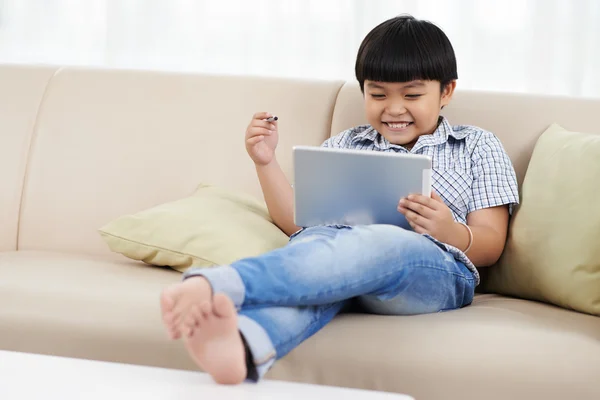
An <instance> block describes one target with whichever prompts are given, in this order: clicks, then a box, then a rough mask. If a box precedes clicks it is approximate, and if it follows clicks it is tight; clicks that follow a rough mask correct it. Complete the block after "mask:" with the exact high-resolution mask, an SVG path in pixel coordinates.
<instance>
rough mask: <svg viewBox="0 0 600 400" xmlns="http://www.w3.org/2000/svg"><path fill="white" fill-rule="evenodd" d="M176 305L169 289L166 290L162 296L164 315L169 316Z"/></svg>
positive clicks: (161, 305) (161, 302)
mask: <svg viewBox="0 0 600 400" xmlns="http://www.w3.org/2000/svg"><path fill="white" fill-rule="evenodd" d="M174 305H175V301H174V300H173V296H172V295H171V293H170V291H169V290H168V289H166V290H164V291H163V292H162V293H161V295H160V308H161V310H162V312H163V314H167V313H169V312H171V310H173V306H174Z"/></svg>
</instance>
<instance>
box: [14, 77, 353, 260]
mask: <svg viewBox="0 0 600 400" xmlns="http://www.w3.org/2000/svg"><path fill="white" fill-rule="evenodd" d="M342 85H343V82H342V81H301V80H282V79H266V78H249V77H243V78H242V77H218V76H209V75H185V74H169V73H156V72H142V71H122V70H120V71H119V70H92V69H78V68H64V69H61V70H60V71H59V72H58V73H56V75H55V76H54V77H53V79H52V80H51V82H50V84H49V85H48V88H47V90H46V94H45V97H44V102H43V105H42V107H41V108H40V111H39V115H38V116H37V123H36V128H35V131H34V134H33V136H34V140H33V143H32V146H31V151H30V154H29V160H28V174H27V175H28V177H27V180H26V182H25V189H24V192H23V199H22V209H21V218H20V229H19V241H18V247H19V249H20V250H28V249H35V250H54V251H67V252H83V253H92V254H93V253H104V252H107V248H106V246H105V245H104V243H103V242H102V241H101V239H100V236H99V235H98V232H97V229H98V228H99V227H101V226H102V225H104V224H106V223H107V222H109V221H111V220H112V219H114V218H116V217H118V216H120V215H123V214H125V213H134V212H138V211H141V210H143V209H146V208H149V207H152V206H154V205H157V204H160V203H163V202H166V201H170V200H174V199H178V198H182V197H184V196H186V195H190V194H192V193H193V192H194V190H195V189H196V187H197V185H198V184H200V183H209V184H215V185H224V186H228V187H232V188H236V189H241V190H244V191H246V192H249V193H251V194H254V195H256V196H260V195H261V191H260V187H259V184H258V180H257V178H256V174H255V171H254V168H253V165H252V163H251V161H250V159H249V157H248V156H247V154H246V151H245V147H244V146H245V145H244V133H245V130H246V127H247V125H248V123H249V122H250V119H251V117H252V115H253V114H254V113H255V112H257V111H269V112H273V113H276V115H278V116H279V117H280V120H279V121H280V123H279V127H280V131H281V139H280V150H281V151H280V153H286V152H287V149H289V148H291V147H292V146H293V145H296V144H304V145H318V144H320V143H321V142H322V141H324V140H325V139H326V138H327V137H328V135H329V131H330V126H331V117H332V112H333V105H334V103H335V99H336V96H337V93H338V91H339V89H340V88H341V86H342ZM280 162H281V164H282V167H283V169H284V171H285V172H286V173H288V174H290V173H291V170H292V163H291V157H289V156H287V155H286V156H282V157H281V158H280Z"/></svg>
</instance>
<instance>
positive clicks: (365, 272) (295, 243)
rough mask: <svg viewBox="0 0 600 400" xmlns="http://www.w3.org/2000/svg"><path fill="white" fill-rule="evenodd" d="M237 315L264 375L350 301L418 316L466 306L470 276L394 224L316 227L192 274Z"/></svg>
mask: <svg viewBox="0 0 600 400" xmlns="http://www.w3.org/2000/svg"><path fill="white" fill-rule="evenodd" d="M191 276H203V277H205V278H206V279H207V280H208V281H209V282H210V284H211V285H212V288H213V291H214V293H219V292H221V293H225V294H227V295H228V296H229V297H231V299H232V300H233V302H234V304H235V305H236V307H237V308H238V311H239V329H240V332H241V333H242V335H243V336H244V338H245V339H246V342H247V344H248V347H249V348H250V350H251V352H252V358H253V360H254V362H255V365H256V368H257V372H258V375H259V377H262V376H263V375H264V374H265V373H266V372H267V371H268V370H269V368H270V367H271V366H272V365H273V363H274V362H275V360H276V359H279V358H281V357H283V356H285V355H286V354H287V353H289V352H290V351H291V350H292V349H294V348H295V347H296V346H298V345H299V344H300V343H302V342H303V341H304V340H306V339H307V338H309V337H310V336H312V335H313V334H315V333H316V332H317V331H319V330H320V329H321V328H323V327H324V326H325V325H326V324H327V323H328V322H329V321H331V320H332V319H333V317H335V315H336V314H338V313H339V312H340V311H341V310H342V309H343V308H344V306H345V305H347V304H348V301H349V300H350V299H356V300H358V302H359V303H360V305H361V306H362V308H363V309H364V310H365V311H366V312H370V313H376V314H387V315H414V314H425V313H434V312H440V311H446V310H453V309H457V308H460V307H464V306H466V305H469V304H470V303H471V302H472V300H473V296H474V291H475V285H476V283H475V278H474V276H473V273H472V272H471V271H470V270H469V269H468V268H467V267H466V266H465V265H464V264H463V263H461V262H459V261H457V260H456V259H455V258H454V257H453V256H452V255H451V254H450V253H448V252H447V251H446V250H445V249H442V248H441V247H440V246H438V245H437V244H435V243H434V242H433V241H431V240H430V239H428V238H426V237H425V236H422V235H419V234H417V233H414V232H411V231H408V230H405V229H402V228H399V227H396V226H391V225H368V226H356V227H326V226H320V227H313V228H307V229H304V230H302V231H300V232H299V233H298V234H296V235H293V236H292V238H291V239H290V242H289V244H288V245H287V246H285V247H283V248H280V249H277V250H274V251H272V252H269V253H267V254H263V255H261V256H258V257H252V258H246V259H242V260H239V261H236V262H235V263H233V264H232V265H231V266H225V267H217V268H209V269H206V268H204V269H190V270H189V271H187V272H186V273H185V274H184V279H186V278H188V277H191Z"/></svg>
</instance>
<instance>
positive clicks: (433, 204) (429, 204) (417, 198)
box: [408, 194, 438, 210]
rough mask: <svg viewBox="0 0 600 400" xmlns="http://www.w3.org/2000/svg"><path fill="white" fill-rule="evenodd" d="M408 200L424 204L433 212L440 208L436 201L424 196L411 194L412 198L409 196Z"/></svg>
mask: <svg viewBox="0 0 600 400" xmlns="http://www.w3.org/2000/svg"><path fill="white" fill-rule="evenodd" d="M408 200H409V201H411V202H414V203H419V204H422V205H423V206H425V207H427V208H430V209H432V210H437V208H438V202H437V201H435V200H434V199H432V198H431V197H427V196H423V195H420V194H411V195H410V196H408Z"/></svg>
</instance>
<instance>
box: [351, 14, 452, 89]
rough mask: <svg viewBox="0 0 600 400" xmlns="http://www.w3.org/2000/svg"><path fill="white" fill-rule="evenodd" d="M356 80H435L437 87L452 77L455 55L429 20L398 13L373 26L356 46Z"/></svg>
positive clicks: (445, 37)
mask: <svg viewBox="0 0 600 400" xmlns="http://www.w3.org/2000/svg"><path fill="white" fill-rule="evenodd" d="M355 73H356V79H358V82H359V84H360V90H361V91H363V92H364V84H365V80H366V79H368V80H372V81H380V82H410V81H413V80H431V81H439V82H440V84H441V90H442V91H443V90H444V88H445V87H446V85H448V84H449V83H450V82H452V81H453V80H455V79H458V73H457V71H456V56H455V55H454V49H453V48H452V44H451V43H450V40H449V39H448V37H447V36H446V34H445V33H444V32H443V31H442V30H441V29H440V28H438V27H437V26H436V25H434V24H432V23H431V22H429V21H424V20H419V19H416V18H414V17H413V16H411V15H401V16H398V17H395V18H392V19H389V20H387V21H384V22H382V23H381V24H379V25H377V26H376V27H375V28H373V30H371V32H369V33H368V34H367V36H366V37H365V38H364V40H363V42H362V43H361V45H360V48H359V49H358V55H357V57H356V65H355Z"/></svg>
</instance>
